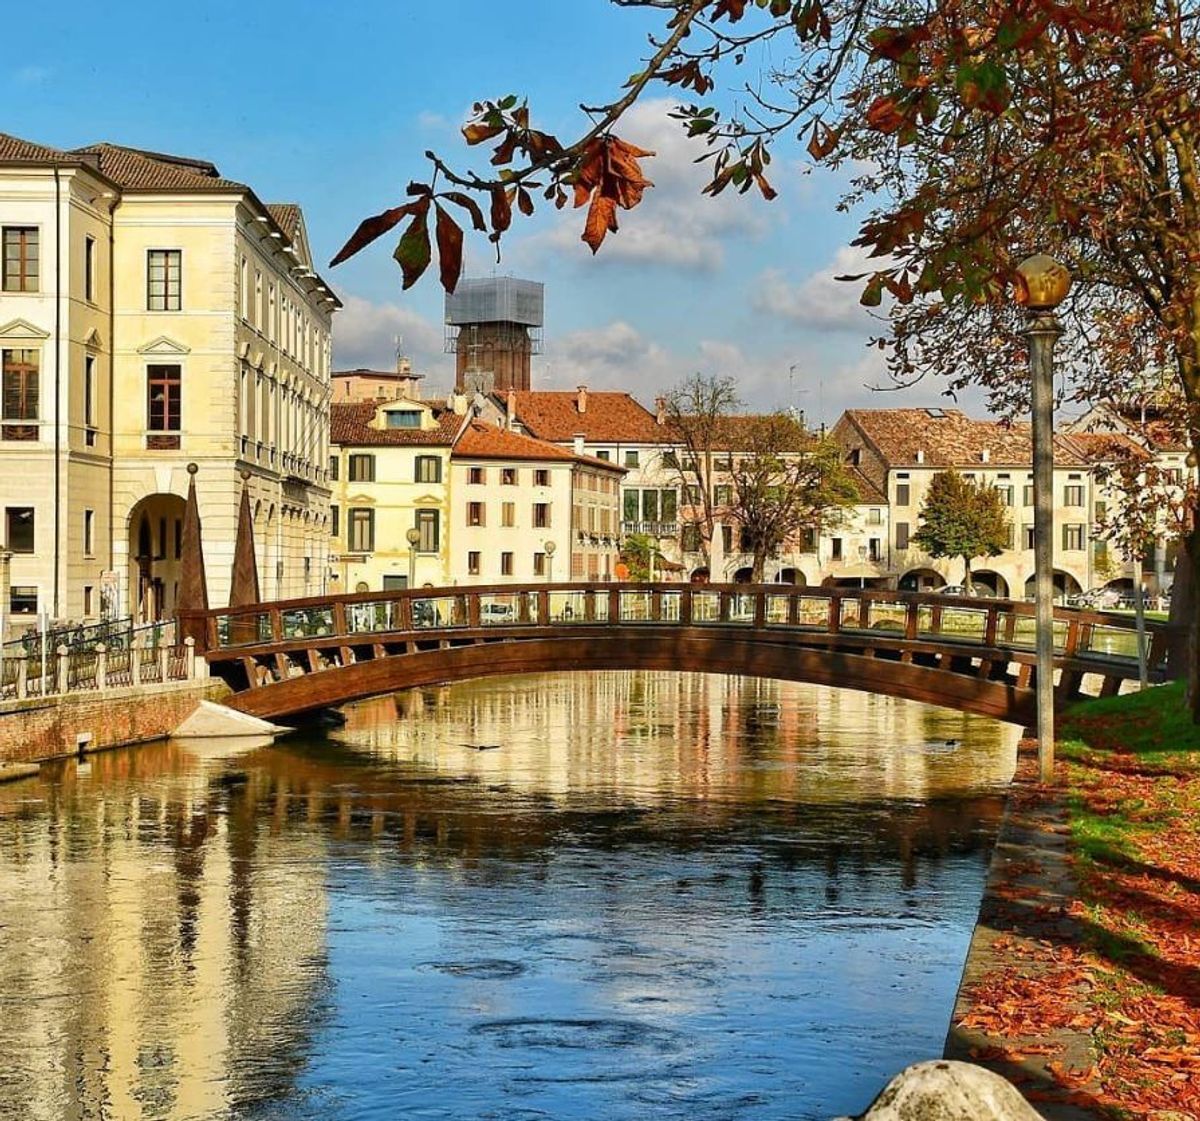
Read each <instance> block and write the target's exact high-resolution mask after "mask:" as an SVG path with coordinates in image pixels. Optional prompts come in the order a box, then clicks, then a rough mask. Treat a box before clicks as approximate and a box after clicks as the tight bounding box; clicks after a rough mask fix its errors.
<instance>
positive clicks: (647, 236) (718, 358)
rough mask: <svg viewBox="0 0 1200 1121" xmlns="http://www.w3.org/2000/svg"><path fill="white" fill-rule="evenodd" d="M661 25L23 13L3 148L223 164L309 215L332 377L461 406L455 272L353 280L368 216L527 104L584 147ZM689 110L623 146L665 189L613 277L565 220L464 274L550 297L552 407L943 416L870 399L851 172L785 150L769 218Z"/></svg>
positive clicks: (660, 100) (473, 3)
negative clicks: (640, 151)
mask: <svg viewBox="0 0 1200 1121" xmlns="http://www.w3.org/2000/svg"><path fill="white" fill-rule="evenodd" d="M659 18H661V16H659ZM657 24H658V19H656V18H655V15H654V13H652V12H642V11H630V10H628V9H620V8H617V7H615V6H613V5H611V4H610V3H609V2H608V0H508V2H507V3H505V4H503V5H500V4H496V3H494V0H423V2H422V0H343V2H342V3H340V4H330V3H328V2H327V0H288V2H287V3H282V2H280V0H253V2H249V3H248V2H246V0H241V2H237V3H234V2H230V0H195V2H193V3H191V4H188V5H168V6H166V7H164V6H163V5H161V4H154V5H151V4H149V3H144V2H138V0H110V3H108V4H107V5H105V6H104V9H103V12H101V11H100V10H99V9H97V8H96V7H95V5H94V4H87V5H86V6H85V5H84V4H83V3H81V2H80V0H64V2H60V3H58V4H47V5H44V6H34V5H27V6H25V7H24V8H23V11H22V37H21V38H22V44H23V46H22V59H21V64H20V65H19V66H13V67H8V68H6V69H5V71H4V76H3V77H0V96H2V99H3V105H4V107H5V113H4V119H3V122H2V123H0V129H3V131H6V132H10V133H13V134H15V135H17V136H21V137H23V138H25V139H27V140H33V141H37V142H40V143H44V144H49V145H53V146H57V147H76V146H79V145H82V144H86V143H88V142H92V141H97V140H108V141H112V142H114V143H120V144H127V145H130V146H133V147H140V148H148V149H152V150H157V151H166V152H176V153H180V154H184V155H189V156H195V157H202V158H205V159H208V160H211V161H212V162H213V163H215V164H216V165H217V167H218V168H219V169H220V171H221V173H222V174H223V175H225V176H227V177H229V178H232V179H236V180H238V181H240V182H244V183H247V184H249V185H250V186H251V187H252V188H253V189H254V191H255V192H256V193H257V194H258V196H259V197H260V198H262V199H264V200H266V201H269V202H275V201H280V202H284V201H287V202H298V203H299V204H300V205H301V206H302V207H303V209H304V213H305V220H306V223H307V228H308V233H309V238H310V241H311V243H312V247H313V253H314V256H315V257H316V260H317V267H318V270H319V271H320V272H321V273H322V275H323V276H324V278H325V279H326V280H327V281H328V282H329V283H330V284H331V285H332V287H333V288H334V289H335V290H336V291H337V292H338V294H339V295H340V296H341V297H342V299H343V301H344V302H345V308H344V310H343V311H341V312H340V313H339V314H338V315H337V317H336V318H335V330H334V359H335V368H353V367H357V366H369V367H374V368H377V369H380V368H382V369H389V368H391V367H392V365H393V363H394V361H395V338H396V336H401V337H402V339H403V349H404V351H405V353H407V354H408V355H409V356H410V357H411V358H412V360H413V362H414V364H415V366H416V368H417V370H418V371H419V372H422V373H424V374H425V375H426V380H425V386H426V387H427V388H428V389H429V390H430V391H433V390H443V391H444V390H445V389H446V388H448V387H449V386H450V385H451V384H452V382H453V377H454V374H453V355H448V354H445V353H444V347H443V343H444V329H443V326H442V313H443V306H442V299H443V297H442V290H441V287H440V285H439V284H438V282H437V277H436V267H435V268H433V269H431V270H430V272H429V274H428V275H427V276H426V277H425V278H424V279H423V280H422V281H421V282H420V283H419V284H418V285H417V286H416V287H415V288H413V289H411V290H410V291H409V292H402V291H401V287H400V274H399V269H398V267H397V266H396V264H395V262H394V261H393V260H392V257H391V252H392V249H393V247H394V241H395V238H394V236H389V237H387V238H384V239H381V240H380V241H378V242H376V243H375V244H374V245H372V246H371V247H369V248H368V249H366V250H364V251H363V252H361V253H360V254H359V255H358V256H357V257H356V258H354V259H352V260H351V261H349V262H346V263H345V264H343V265H340V266H338V267H337V268H336V269H330V268H328V267H327V266H328V261H329V260H330V259H331V258H332V257H333V255H334V254H335V253H336V252H337V250H338V249H339V248H340V246H341V245H342V243H343V242H344V241H345V240H346V238H347V237H348V236H349V234H350V233H351V232H352V231H353V229H354V228H355V226H356V225H357V223H358V222H359V220H360V219H361V218H363V217H365V216H367V215H369V214H373V213H376V212H378V211H380V210H383V209H385V208H387V207H389V206H393V205H396V203H397V202H398V201H400V200H401V199H402V198H403V195H404V187H405V185H406V184H407V183H408V182H409V181H410V180H411V179H414V178H418V179H422V180H425V179H427V178H428V164H427V163H426V162H425V160H424V158H423V153H424V152H425V150H426V149H429V148H432V149H434V150H435V151H437V152H438V153H439V154H442V155H444V156H447V157H448V159H449V161H450V162H451V164H455V163H457V164H458V165H462V164H463V163H464V162H467V161H469V160H470V159H471V158H472V156H473V153H471V152H469V150H468V149H467V148H466V147H465V145H464V144H463V142H462V139H461V137H460V135H459V132H458V130H459V128H460V127H461V125H462V123H463V122H464V121H465V120H466V119H467V116H468V115H469V113H470V108H471V105H472V103H473V102H475V101H476V100H479V99H483V98H492V99H494V98H498V97H502V96H504V95H506V94H509V93H518V94H521V95H524V96H527V97H528V98H529V103H530V108H531V113H532V118H533V121H534V124H535V126H537V125H538V123H539V122H540V124H541V127H543V128H545V129H547V130H548V131H550V132H556V133H557V134H558V135H560V136H564V137H565V136H573V135H576V134H577V133H578V131H580V130H581V127H582V126H583V125H584V124H585V123H586V118H585V117H584V116H583V115H582V114H581V113H580V111H579V109H578V105H579V103H580V102H585V103H589V104H598V103H603V102H605V101H608V100H611V98H612V97H613V95H614V92H615V91H618V90H619V88H620V86H621V85H622V83H623V82H624V81H625V79H626V78H627V76H628V75H629V74H630V73H632V72H633V71H635V70H636V69H638V65H637V63H638V60H639V59H640V58H641V57H642V56H643V54H644V52H645V46H646V35H647V33H648V32H649V31H651V30H652V29H653V28H654V27H655V26H657ZM767 61H775V60H767ZM4 87H7V88H4ZM672 105H673V101H672V100H671V99H670V98H669V97H667V96H663V95H661V94H660V95H659V96H657V97H654V98H651V99H650V100H649V101H647V102H645V103H644V104H640V105H638V106H637V107H635V109H634V110H633V111H632V113H631V114H630V116H629V118H628V120H627V122H626V123H625V124H623V125H622V126H621V127H620V129H619V130H618V132H619V134H620V135H621V136H622V137H623V138H625V139H627V140H629V141H631V142H633V143H635V144H638V145H639V146H641V147H643V148H648V149H651V150H654V151H655V152H656V153H657V155H656V156H655V158H654V159H650V160H647V161H645V164H644V167H645V170H646V172H647V174H648V175H649V177H650V179H651V180H653V181H654V183H655V187H654V189H653V190H651V191H648V192H647V194H646V199H645V201H644V202H643V203H642V205H641V206H639V207H638V208H636V209H635V210H633V211H629V212H625V211H622V212H620V223H621V229H620V231H619V232H618V233H617V234H615V235H610V236H609V239H608V240H607V241H606V242H605V244H604V246H603V247H602V249H601V251H600V253H599V255H598V256H596V257H595V258H593V257H592V255H591V252H590V250H589V249H588V248H587V247H586V246H585V245H584V244H583V243H582V242H581V241H580V240H579V234H580V232H581V230H582V225H583V215H584V211H582V210H580V211H574V210H570V209H567V210H564V211H561V212H559V211H555V210H554V209H553V208H552V207H550V206H549V204H546V206H547V209H546V210H545V212H542V211H541V210H540V209H539V212H538V214H537V215H536V216H535V218H534V219H533V220H527V221H520V220H518V221H517V222H516V223H515V224H514V227H513V229H512V230H511V231H510V234H509V235H506V239H505V243H504V245H503V256H502V259H501V260H500V262H499V263H498V264H497V262H496V260H495V254H494V250H493V248H492V246H491V245H489V244H488V242H487V241H486V240H485V239H484V237H483V235H473V234H469V235H468V243H467V255H466V270H465V275H469V276H490V275H513V276H519V277H523V278H528V279H531V280H538V281H542V282H543V283H544V284H545V285H546V325H545V345H544V351H543V353H542V354H541V355H540V356H538V357H537V358H535V359H534V368H533V379H534V387H535V388H539V389H572V388H574V387H575V386H577V385H580V384H587V385H588V386H590V387H591V388H593V389H626V390H629V391H631V392H633V393H634V394H635V395H636V396H637V397H638V398H639V399H641V400H642V401H643V402H645V403H647V404H649V403H651V402H652V401H653V398H654V397H655V396H656V395H657V394H658V393H661V392H664V391H666V390H668V389H670V388H671V387H672V386H673V385H676V384H678V383H679V382H680V381H681V380H682V379H683V378H685V377H687V376H689V375H690V374H692V373H696V372H699V373H704V374H722V375H724V374H727V375H730V376H732V377H734V378H735V379H737V382H738V385H739V390H740V394H741V397H742V399H743V400H744V402H745V403H746V405H747V406H748V407H751V408H755V409H774V408H784V407H789V406H790V407H794V408H797V409H801V410H803V411H804V412H805V414H806V416H807V417H808V418H809V419H810V420H811V421H813V422H814V423H815V422H818V421H821V420H824V421H828V422H830V423H832V422H833V421H834V420H835V419H836V418H837V416H838V415H839V413H840V412H841V410H842V409H844V408H847V407H863V408H884V407H893V406H899V405H912V406H924V405H946V404H948V403H949V402H947V400H946V399H945V398H944V397H942V396H941V393H942V391H943V389H944V387H945V383H944V382H938V381H936V380H934V379H932V378H929V379H926V380H925V381H924V382H922V383H921V384H919V385H918V386H916V387H915V388H913V389H910V390H905V391H902V392H879V391H877V390H875V389H873V388H871V387H873V386H880V385H883V386H886V385H887V384H888V383H887V380H886V377H885V374H884V370H883V366H882V361H881V355H880V353H879V352H878V351H877V350H874V349H872V348H868V347H867V345H866V344H867V340H868V338H869V337H870V336H871V335H872V334H873V333H876V332H877V329H878V326H879V325H878V324H877V323H875V322H874V321H873V320H872V319H871V317H870V315H869V314H868V313H867V312H866V311H865V310H864V309H862V308H861V307H859V306H858V302H857V291H856V289H855V288H854V286H853V285H851V284H847V283H842V282H837V281H835V280H834V279H833V278H834V277H835V276H836V275H839V274H843V273H846V272H852V271H855V267H854V266H855V265H856V264H857V263H858V262H859V257H858V254H857V251H856V250H853V249H852V248H851V247H850V242H851V241H852V239H853V238H854V236H855V234H856V228H857V227H856V222H855V220H854V218H853V216H851V215H846V214H841V213H839V212H838V211H837V208H836V206H837V200H838V196H839V191H840V187H841V183H840V182H839V181H838V179H837V178H836V176H835V175H834V174H832V173H830V172H827V171H822V170H817V171H815V172H813V173H812V174H806V172H805V167H804V164H803V163H802V160H801V153H800V150H799V146H798V145H794V146H792V147H785V148H783V149H780V150H779V151H778V152H777V153H776V156H775V162H774V164H773V167H772V172H773V174H772V181H773V183H774V185H775V186H776V188H777V189H778V190H779V197H778V198H777V199H776V200H775V201H774V202H770V203H768V202H765V201H764V200H762V199H761V198H759V197H758V196H757V194H754V195H745V196H737V195H734V194H732V193H731V192H726V193H725V194H723V195H722V196H720V198H718V199H716V200H712V199H709V198H707V197H701V195H700V188H701V187H702V186H703V184H704V183H705V182H706V176H705V172H704V170H703V169H702V168H700V167H697V166H696V165H695V164H694V162H693V161H694V159H695V157H696V156H697V155H699V154H700V153H701V151H703V149H702V148H701V147H698V146H697V145H696V144H695V142H688V141H687V140H686V139H685V138H684V136H683V134H682V132H681V131H680V129H679V126H678V125H677V124H676V123H675V122H673V121H671V120H670V119H669V118H668V116H667V114H668V112H669V110H670V108H671V107H672ZM471 238H474V239H475V240H471ZM860 271H861V270H860ZM971 405H972V403H971V402H967V403H965V405H964V407H968V408H971ZM972 411H975V412H979V411H981V410H980V408H979V407H978V406H977V405H976V406H975V407H974V408H973V410H972Z"/></svg>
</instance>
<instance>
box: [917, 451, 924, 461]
mask: <svg viewBox="0 0 1200 1121" xmlns="http://www.w3.org/2000/svg"><path fill="white" fill-rule="evenodd" d="M917 462H918V463H924V462H925V451H924V449H923V448H917Z"/></svg>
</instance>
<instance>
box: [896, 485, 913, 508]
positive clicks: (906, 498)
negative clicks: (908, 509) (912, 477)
mask: <svg viewBox="0 0 1200 1121" xmlns="http://www.w3.org/2000/svg"><path fill="white" fill-rule="evenodd" d="M911 503H912V497H911V495H910V492H909V489H908V483H897V484H896V505H897V506H909V505H911Z"/></svg>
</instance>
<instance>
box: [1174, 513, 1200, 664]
mask: <svg viewBox="0 0 1200 1121" xmlns="http://www.w3.org/2000/svg"><path fill="white" fill-rule="evenodd" d="M1194 589H1195V583H1194V580H1193V578H1192V554H1191V551H1190V549H1189V546H1188V539H1187V537H1186V535H1185V536H1183V537H1181V538H1180V539H1179V554H1178V555H1177V556H1176V558H1175V576H1174V579H1173V580H1172V582H1171V610H1170V611H1169V612H1168V615H1167V621H1168V623H1170V625H1171V627H1172V628H1178V629H1177V630H1173V632H1172V634H1171V638H1170V642H1169V644H1168V646H1167V678H1168V679H1169V680H1171V681H1180V680H1183V679H1185V678H1186V677H1187V676H1188V664H1189V661H1190V659H1191V651H1190V643H1189V641H1188V633H1189V631H1190V630H1191V629H1192V628H1191V623H1192V620H1193V617H1194V616H1195V613H1196V606H1195V603H1194V600H1195V590H1194Z"/></svg>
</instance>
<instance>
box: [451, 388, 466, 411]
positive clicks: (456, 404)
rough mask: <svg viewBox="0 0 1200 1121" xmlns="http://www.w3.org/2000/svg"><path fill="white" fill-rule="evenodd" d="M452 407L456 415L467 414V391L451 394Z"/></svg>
mask: <svg viewBox="0 0 1200 1121" xmlns="http://www.w3.org/2000/svg"><path fill="white" fill-rule="evenodd" d="M450 407H451V408H452V409H453V410H454V415H455V416H466V415H467V395H466V394H465V393H452V394H451V395H450Z"/></svg>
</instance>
